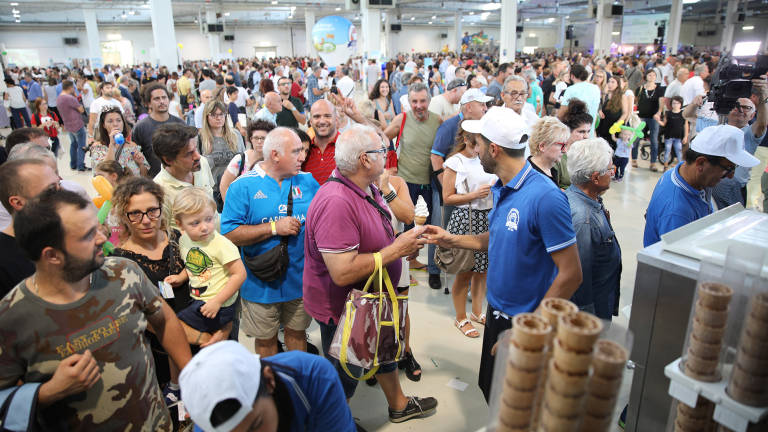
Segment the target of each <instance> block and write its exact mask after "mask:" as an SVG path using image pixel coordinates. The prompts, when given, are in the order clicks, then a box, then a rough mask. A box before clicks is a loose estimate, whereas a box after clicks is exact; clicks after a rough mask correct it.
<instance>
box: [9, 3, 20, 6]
mask: <svg viewBox="0 0 768 432" xmlns="http://www.w3.org/2000/svg"><path fill="white" fill-rule="evenodd" d="M18 5H19V4H18V3H17V2H13V3H11V6H18Z"/></svg>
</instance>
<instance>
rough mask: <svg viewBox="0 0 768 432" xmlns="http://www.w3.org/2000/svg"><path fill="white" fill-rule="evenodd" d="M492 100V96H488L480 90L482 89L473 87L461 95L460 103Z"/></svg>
mask: <svg viewBox="0 0 768 432" xmlns="http://www.w3.org/2000/svg"><path fill="white" fill-rule="evenodd" d="M492 100H493V98H492V97H490V96H486V95H485V94H484V93H483V92H482V91H480V89H476V88H471V89H469V90H467V91H465V92H464V94H463V95H462V96H461V100H460V101H459V103H460V104H461V105H464V104H466V103H470V102H482V103H488V102H490V101H492Z"/></svg>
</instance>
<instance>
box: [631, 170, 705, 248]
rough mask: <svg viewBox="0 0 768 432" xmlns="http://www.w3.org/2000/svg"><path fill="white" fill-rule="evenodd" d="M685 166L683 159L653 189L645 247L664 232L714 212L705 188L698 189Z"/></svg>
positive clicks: (654, 241)
mask: <svg viewBox="0 0 768 432" xmlns="http://www.w3.org/2000/svg"><path fill="white" fill-rule="evenodd" d="M682 165H683V162H680V163H678V164H677V166H676V167H675V168H674V169H671V170H669V171H667V172H665V173H664V175H662V176H661V178H660V179H659V182H658V183H656V187H655V188H654V189H653V195H651V201H650V202H649V203H648V211H647V212H646V214H645V232H644V233H643V247H648V246H650V245H652V244H654V243H656V242H658V241H659V240H661V236H662V234H666V233H668V232H670V231H672V230H675V229H677V228H680V227H681V226H683V225H687V224H689V223H691V222H693V221H695V220H697V219H701V218H703V217H704V216H707V215H709V214H710V213H712V205H711V204H710V203H709V200H708V199H707V198H706V195H705V193H704V191H698V190H696V189H694V188H693V187H692V186H691V185H689V184H688V182H686V181H685V179H684V178H683V176H681V175H680V167H681V166H682Z"/></svg>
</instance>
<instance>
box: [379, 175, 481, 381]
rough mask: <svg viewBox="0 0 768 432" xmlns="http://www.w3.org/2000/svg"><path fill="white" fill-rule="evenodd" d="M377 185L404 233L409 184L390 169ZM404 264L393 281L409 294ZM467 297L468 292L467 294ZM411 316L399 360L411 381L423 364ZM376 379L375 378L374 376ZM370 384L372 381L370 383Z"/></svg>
mask: <svg viewBox="0 0 768 432" xmlns="http://www.w3.org/2000/svg"><path fill="white" fill-rule="evenodd" d="M377 186H379V190H380V191H381V195H382V196H383V197H384V201H386V203H387V209H388V210H389V212H390V214H391V215H392V219H391V221H390V222H391V223H392V228H393V229H394V231H395V233H398V234H399V233H402V232H403V231H405V225H409V224H412V223H413V215H414V206H413V201H411V196H410V194H409V193H408V185H407V184H406V183H405V180H403V179H402V178H400V177H398V176H392V175H390V172H389V170H384V172H383V173H382V174H381V176H380V177H379V181H378V184H377ZM401 260H402V264H403V270H402V271H401V272H400V280H397V281H392V282H393V283H395V284H396V285H395V289H396V290H397V293H398V295H406V296H407V295H408V289H409V288H410V287H411V275H410V272H409V271H408V270H409V268H408V260H407V259H405V258H401ZM465 297H466V294H465ZM410 336H411V317H410V315H409V314H408V311H407V310H406V315H405V354H404V355H403V359H402V360H400V361H399V362H398V367H399V368H400V369H405V374H406V376H407V377H408V379H410V380H411V381H419V380H420V379H421V366H420V365H419V363H418V362H417V361H416V359H415V358H414V357H413V351H412V350H411V343H410V339H411V337H410ZM373 379H375V378H373ZM369 384H370V383H369Z"/></svg>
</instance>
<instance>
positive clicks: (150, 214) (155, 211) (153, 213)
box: [125, 207, 163, 223]
mask: <svg viewBox="0 0 768 432" xmlns="http://www.w3.org/2000/svg"><path fill="white" fill-rule="evenodd" d="M162 211H163V209H162V208H160V207H152V208H150V209H147V211H144V212H143V211H140V210H134V211H131V212H128V213H126V214H125V215H126V216H127V217H128V220H129V221H131V222H132V223H140V222H141V221H142V220H144V216H146V217H147V218H148V219H149V220H151V221H153V220H157V219H159V218H160V213H162Z"/></svg>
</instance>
